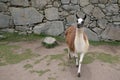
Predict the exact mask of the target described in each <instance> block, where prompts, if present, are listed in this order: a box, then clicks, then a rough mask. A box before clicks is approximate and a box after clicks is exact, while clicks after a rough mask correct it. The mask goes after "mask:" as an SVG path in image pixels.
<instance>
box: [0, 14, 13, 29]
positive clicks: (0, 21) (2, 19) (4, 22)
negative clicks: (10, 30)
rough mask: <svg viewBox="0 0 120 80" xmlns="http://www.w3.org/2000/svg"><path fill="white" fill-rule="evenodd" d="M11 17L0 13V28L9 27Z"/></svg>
mask: <svg viewBox="0 0 120 80" xmlns="http://www.w3.org/2000/svg"><path fill="white" fill-rule="evenodd" d="M10 19H11V17H10V16H8V15H4V14H2V13H0V28H6V27H10Z"/></svg>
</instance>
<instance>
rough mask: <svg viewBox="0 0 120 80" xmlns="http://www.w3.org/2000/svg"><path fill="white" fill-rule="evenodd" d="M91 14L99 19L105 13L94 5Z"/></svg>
mask: <svg viewBox="0 0 120 80" xmlns="http://www.w3.org/2000/svg"><path fill="white" fill-rule="evenodd" d="M93 16H94V17H96V18H97V19H101V18H103V17H104V16H105V15H104V13H103V12H102V11H101V9H100V8H99V7H95V8H94V10H93Z"/></svg>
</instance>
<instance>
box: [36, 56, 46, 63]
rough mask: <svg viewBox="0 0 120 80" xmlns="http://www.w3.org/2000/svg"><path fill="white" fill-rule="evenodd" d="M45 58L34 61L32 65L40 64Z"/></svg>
mask: <svg viewBox="0 0 120 80" xmlns="http://www.w3.org/2000/svg"><path fill="white" fill-rule="evenodd" d="M47 57H48V55H46V56H44V57H43V58H41V59H38V60H36V61H35V62H34V64H38V63H40V62H41V61H42V60H44V59H46V58H47Z"/></svg>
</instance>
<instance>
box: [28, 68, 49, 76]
mask: <svg viewBox="0 0 120 80" xmlns="http://www.w3.org/2000/svg"><path fill="white" fill-rule="evenodd" d="M49 71H50V69H45V70H40V71H37V70H31V71H30V72H31V73H38V75H39V76H42V75H43V74H45V73H47V72H49Z"/></svg>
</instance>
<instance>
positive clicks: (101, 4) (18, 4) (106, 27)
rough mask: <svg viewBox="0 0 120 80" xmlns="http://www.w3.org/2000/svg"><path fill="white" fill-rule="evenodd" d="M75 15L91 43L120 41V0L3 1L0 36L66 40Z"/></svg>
mask: <svg viewBox="0 0 120 80" xmlns="http://www.w3.org/2000/svg"><path fill="white" fill-rule="evenodd" d="M75 14H77V15H78V16H79V17H81V18H82V17H84V15H85V14H86V15H87V18H86V20H85V25H86V29H85V31H86V33H87V34H88V38H89V39H90V40H94V41H99V40H110V41H111V40H112V41H120V0H0V32H18V33H19V34H31V33H34V34H41V33H45V34H48V35H54V36H63V35H64V31H65V29H66V28H67V27H68V26H69V25H71V24H73V23H76V17H75Z"/></svg>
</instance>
